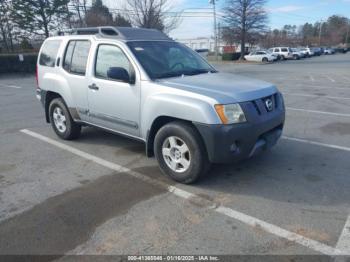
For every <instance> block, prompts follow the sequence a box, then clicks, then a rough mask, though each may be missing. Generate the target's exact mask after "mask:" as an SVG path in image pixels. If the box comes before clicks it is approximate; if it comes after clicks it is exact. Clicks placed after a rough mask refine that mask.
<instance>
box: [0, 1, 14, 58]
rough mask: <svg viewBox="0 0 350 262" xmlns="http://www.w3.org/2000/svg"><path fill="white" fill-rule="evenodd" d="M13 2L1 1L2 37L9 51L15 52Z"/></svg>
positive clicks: (0, 24)
mask: <svg viewBox="0 0 350 262" xmlns="http://www.w3.org/2000/svg"><path fill="white" fill-rule="evenodd" d="M11 11H12V6H11V1H9V0H0V35H1V38H2V42H3V46H4V48H5V49H6V50H7V51H10V50H11V51H13V23H12V19H11Z"/></svg>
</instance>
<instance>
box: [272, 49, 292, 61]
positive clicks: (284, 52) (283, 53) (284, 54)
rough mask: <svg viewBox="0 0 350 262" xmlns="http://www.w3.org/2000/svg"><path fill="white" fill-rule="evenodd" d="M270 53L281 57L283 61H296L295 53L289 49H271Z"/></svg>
mask: <svg viewBox="0 0 350 262" xmlns="http://www.w3.org/2000/svg"><path fill="white" fill-rule="evenodd" d="M269 52H271V53H272V54H275V55H279V56H280V57H281V59H282V60H286V59H294V57H293V52H292V50H291V49H290V48H289V47H273V48H270V49H269Z"/></svg>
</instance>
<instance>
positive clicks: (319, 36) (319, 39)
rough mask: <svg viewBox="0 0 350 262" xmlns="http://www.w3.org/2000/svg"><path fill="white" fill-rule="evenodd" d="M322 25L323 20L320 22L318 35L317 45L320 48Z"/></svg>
mask: <svg viewBox="0 0 350 262" xmlns="http://www.w3.org/2000/svg"><path fill="white" fill-rule="evenodd" d="M322 25H323V20H321V22H320V33H319V35H318V44H319V46H320V47H321V36H322Z"/></svg>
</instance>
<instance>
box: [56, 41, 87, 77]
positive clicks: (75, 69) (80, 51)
mask: <svg viewBox="0 0 350 262" xmlns="http://www.w3.org/2000/svg"><path fill="white" fill-rule="evenodd" d="M89 52H90V42H89V41H87V40H77V41H70V42H69V43H68V46H67V50H66V55H65V57H64V62H63V68H64V69H65V70H67V71H68V72H70V73H73V74H78V75H85V72H86V65H87V60H88V57H89Z"/></svg>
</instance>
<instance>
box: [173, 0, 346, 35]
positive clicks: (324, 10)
mask: <svg viewBox="0 0 350 262" xmlns="http://www.w3.org/2000/svg"><path fill="white" fill-rule="evenodd" d="M225 1H226V0H218V1H217V7H218V16H219V17H220V15H222V12H221V10H220V9H222V8H223V7H224V6H225ZM170 2H171V4H172V10H176V11H179V10H184V13H183V16H186V18H181V23H180V24H179V26H178V28H177V29H175V30H173V31H171V32H170V36H171V37H173V38H176V39H188V38H196V37H208V36H212V35H213V31H214V29H213V28H214V25H213V24H214V23H213V15H212V6H211V5H209V1H208V0H170ZM192 8H194V9H192ZM195 8H210V9H195ZM266 9H267V11H268V13H269V27H270V28H272V29H275V28H281V27H283V25H286V24H292V25H297V26H298V25H302V24H304V23H306V22H311V23H314V22H316V21H320V20H321V19H323V20H326V19H327V18H328V17H329V16H331V15H334V14H337V15H343V16H347V17H349V18H350V0H283V1H278V0H269V1H268V3H267V6H266ZM199 16H200V17H199ZM218 22H220V20H218Z"/></svg>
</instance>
